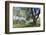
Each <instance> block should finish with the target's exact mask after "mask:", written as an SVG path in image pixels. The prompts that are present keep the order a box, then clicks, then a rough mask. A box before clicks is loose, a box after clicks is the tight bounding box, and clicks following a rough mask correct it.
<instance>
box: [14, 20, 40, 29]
mask: <svg viewBox="0 0 46 35" xmlns="http://www.w3.org/2000/svg"><path fill="white" fill-rule="evenodd" d="M39 26H40V24H39V23H37V24H36V25H33V22H30V23H28V24H26V22H23V21H16V20H13V28H24V27H39Z"/></svg>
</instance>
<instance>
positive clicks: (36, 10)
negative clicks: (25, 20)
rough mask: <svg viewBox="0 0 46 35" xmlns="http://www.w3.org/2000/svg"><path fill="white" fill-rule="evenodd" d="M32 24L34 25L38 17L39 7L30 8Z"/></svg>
mask: <svg viewBox="0 0 46 35" xmlns="http://www.w3.org/2000/svg"><path fill="white" fill-rule="evenodd" d="M31 12H32V18H33V24H34V25H36V22H37V19H38V18H39V14H40V8H31Z"/></svg>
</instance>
